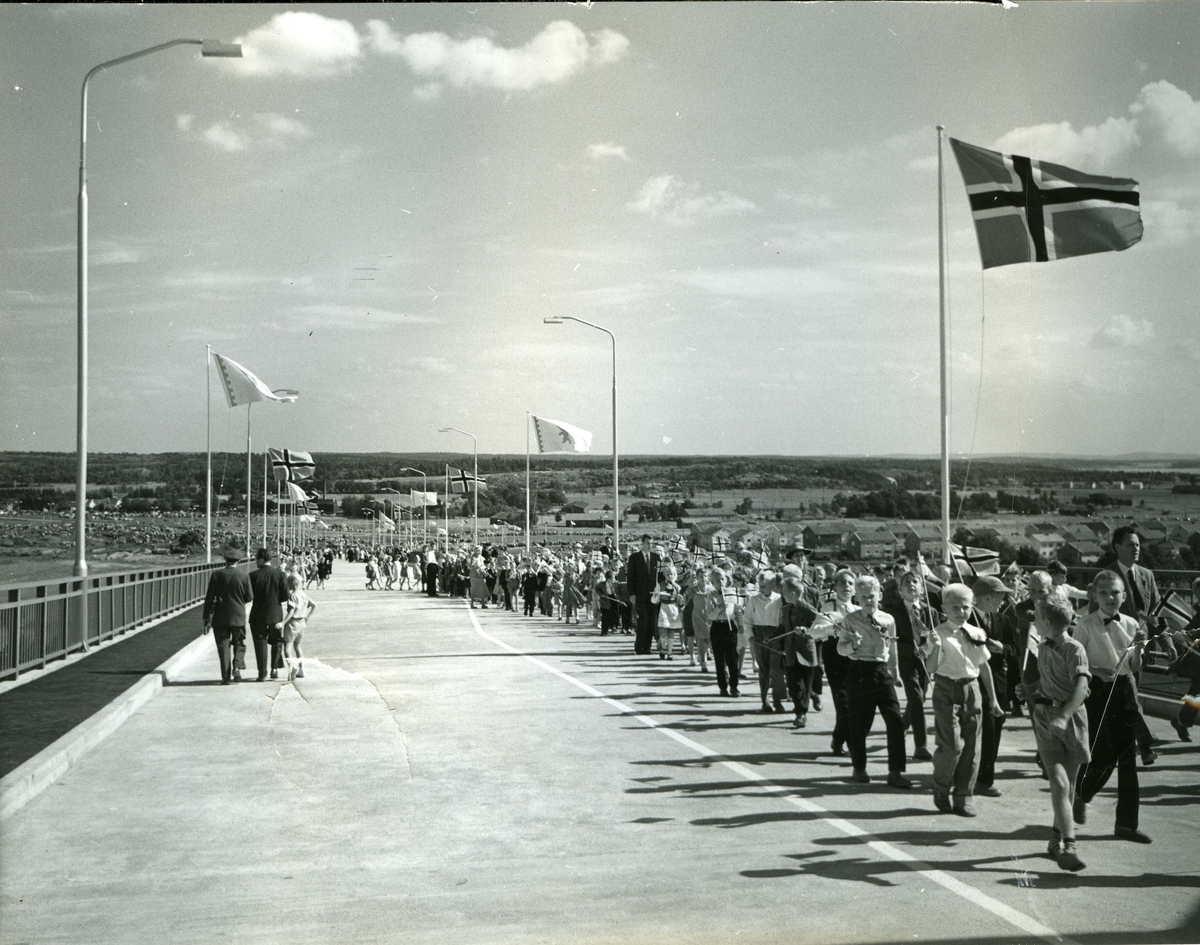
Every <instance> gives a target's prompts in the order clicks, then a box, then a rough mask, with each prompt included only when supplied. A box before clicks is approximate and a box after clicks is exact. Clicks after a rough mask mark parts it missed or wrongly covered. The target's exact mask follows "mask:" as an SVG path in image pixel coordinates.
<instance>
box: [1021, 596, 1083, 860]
mask: <svg viewBox="0 0 1200 945" xmlns="http://www.w3.org/2000/svg"><path fill="white" fill-rule="evenodd" d="M1035 614H1036V620H1037V628H1038V631H1039V632H1040V633H1041V636H1042V642H1041V643H1040V644H1039V645H1038V673H1039V674H1040V678H1039V679H1038V689H1037V695H1036V696H1035V697H1034V700H1033V710H1032V715H1033V735H1034V737H1035V738H1036V739H1037V747H1038V754H1039V755H1040V756H1041V759H1042V764H1043V765H1045V767H1046V775H1047V777H1049V779H1050V801H1051V804H1052V805H1053V809H1054V828H1053V829H1054V836H1053V837H1052V838H1051V840H1050V846H1049V847H1048V852H1049V853H1050V856H1052V857H1053V858H1054V859H1056V860H1057V861H1058V866H1059V868H1060V869H1064V870H1070V871H1071V872H1073V873H1075V872H1078V871H1079V870H1081V869H1083V868H1084V866H1085V865H1086V864H1085V863H1084V862H1083V860H1081V859H1079V855H1078V854H1077V853H1076V851H1075V823H1074V818H1073V817H1072V806H1073V804H1074V800H1075V797H1074V795H1075V779H1076V776H1077V775H1078V773H1079V766H1080V765H1081V764H1086V763H1087V762H1088V761H1090V760H1091V750H1090V749H1089V748H1088V718H1087V709H1086V708H1085V705H1084V703H1085V702H1086V700H1087V696H1088V681H1089V680H1090V679H1091V677H1092V673H1091V670H1090V669H1089V668H1088V655H1087V650H1086V649H1085V648H1084V646H1083V644H1082V643H1080V642H1079V641H1078V640H1076V639H1075V638H1073V637H1072V636H1070V635H1069V634H1068V633H1067V628H1068V627H1070V626H1071V621H1072V620H1073V619H1074V617H1075V613H1074V610H1073V609H1072V607H1071V605H1070V604H1068V603H1067V601H1066V599H1065V598H1064V597H1063V596H1061V595H1058V594H1052V595H1050V596H1048V597H1045V598H1043V599H1041V600H1039V601H1038V603H1037V608H1036V611H1035Z"/></svg>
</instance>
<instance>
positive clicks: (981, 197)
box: [950, 138, 1142, 269]
mask: <svg viewBox="0 0 1200 945" xmlns="http://www.w3.org/2000/svg"><path fill="white" fill-rule="evenodd" d="M950 146H951V147H952V148H953V149H954V156H955V157H956V158H957V159H958V167H959V170H960V171H962V176H963V183H964V184H965V185H966V188H967V199H968V201H969V202H970V204H971V216H972V217H973V218H974V221H975V235H976V237H978V239H979V255H980V259H981V261H982V263H983V268H984V269H988V268H990V267H992V266H1008V265H1011V264H1013V263H1022V262H1050V261H1052V260H1055V259H1063V258H1065V257H1067V256H1084V255H1087V254H1088V253H1104V252H1110V251H1114V250H1115V251H1119V250H1123V249H1128V248H1129V247H1130V246H1132V245H1133V244H1134V243H1136V242H1138V240H1140V239H1141V238H1142V216H1141V212H1140V206H1139V196H1138V191H1137V181H1135V180H1131V179H1129V178H1127V177H1101V176H1099V175H1097V174H1085V173H1083V172H1082V171H1077V170H1074V169H1073V168H1070V167H1064V166H1062V165H1061V164H1051V163H1050V162H1049V161H1039V160H1036V159H1033V158H1027V157H1022V156H1021V155H1019V154H1001V153H1000V152H999V151H989V150H987V149H986V148H980V147H976V146H975V145H972V144H966V143H964V142H962V141H958V140H956V139H954V138H951V139H950Z"/></svg>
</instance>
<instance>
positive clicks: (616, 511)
mask: <svg viewBox="0 0 1200 945" xmlns="http://www.w3.org/2000/svg"><path fill="white" fill-rule="evenodd" d="M542 321H543V322H544V323H545V324H547V325H561V324H562V323H563V322H579V324H581V325H587V326H588V327H589V328H595V329H596V330H597V331H602V332H604V333H605V334H606V335H608V337H609V340H610V341H612V441H613V442H612V450H613V548H614V549H615V550H616V553H617V556H618V557H620V554H621V489H620V485H619V477H618V458H617V336H616V335H614V334H613V333H612V332H611V331H609V330H608V329H607V328H604V327H603V326H601V325H596V324H593V323H592V322H588V321H584V320H583V319H582V318H576V317H575V316H574V315H553V316H550V317H549V318H543V319H542Z"/></svg>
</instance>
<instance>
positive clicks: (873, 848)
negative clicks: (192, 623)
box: [0, 562, 1200, 945]
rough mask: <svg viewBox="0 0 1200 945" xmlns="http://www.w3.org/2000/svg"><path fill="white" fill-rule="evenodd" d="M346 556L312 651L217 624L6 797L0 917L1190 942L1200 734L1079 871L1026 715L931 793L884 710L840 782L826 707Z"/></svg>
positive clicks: (237, 926) (1102, 817)
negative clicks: (185, 660)
mask: <svg viewBox="0 0 1200 945" xmlns="http://www.w3.org/2000/svg"><path fill="white" fill-rule="evenodd" d="M335 570H336V574H335V578H334V581H333V582H332V583H331V585H330V587H328V588H327V589H325V590H324V591H314V592H313V597H314V599H315V600H316V601H317V602H318V608H319V609H318V610H317V612H316V614H315V616H314V618H313V620H312V621H311V623H310V627H309V630H308V634H307V637H308V638H307V640H306V641H305V650H306V652H307V653H308V654H309V655H310V658H309V659H308V660H307V661H306V676H305V678H304V679H301V680H297V681H296V683H295V684H288V683H284V682H274V683H271V682H267V683H242V684H239V685H234V686H228V687H221V686H217V685H215V684H214V683H215V680H216V679H217V678H218V677H219V673H218V670H217V661H216V654H215V651H213V652H211V653H209V654H207V655H206V656H204V657H203V658H201V659H199V660H197V661H196V663H194V664H193V666H192V668H191V671H190V673H189V674H188V675H187V676H186V677H185V678H184V679H182V680H180V681H179V682H178V683H176V684H173V685H170V686H168V687H167V688H166V689H164V690H163V692H162V693H160V694H159V695H158V696H157V697H156V698H155V699H154V700H153V701H152V702H150V703H149V704H148V705H147V706H145V707H144V708H142V709H141V710H140V711H139V712H138V713H137V714H136V715H135V716H134V717H133V718H132V719H131V720H130V721H128V722H127V723H126V724H125V725H124V727H122V728H121V729H120V730H119V731H118V732H117V733H116V734H115V735H114V736H113V737H112V738H110V739H109V740H108V741H107V742H105V743H104V744H103V745H101V746H100V747H99V748H98V749H97V750H96V751H94V752H93V753H92V754H91V755H89V756H88V757H87V758H86V759H84V760H83V761H82V762H81V763H80V764H79V765H78V766H76V767H75V768H73V769H72V770H71V771H70V772H69V773H68V774H67V775H66V776H65V777H64V778H63V779H62V780H61V781H60V782H58V783H57V784H56V785H55V786H53V787H52V788H50V789H48V790H47V791H46V792H45V793H43V794H42V795H41V796H40V797H38V798H36V799H35V800H34V801H33V802H32V803H30V804H29V805H28V806H27V807H26V808H24V809H23V810H22V811H20V812H19V813H18V814H17V815H15V816H14V817H13V818H12V819H10V820H9V821H7V822H6V823H4V824H3V826H2V832H0V854H2V858H0V865H2V872H0V940H2V941H3V942H5V943H14V945H15V943H20V942H39V943H43V942H70V943H96V945H99V943H133V942H137V943H140V942H147V943H149V942H153V943H156V945H157V943H164V942H167V943H192V942H195V943H207V942H238V943H240V942H253V943H260V942H261V943H267V942H288V943H291V945H295V943H308V942H322V943H325V942H328V943H343V942H354V943H370V942H438V943H443V942H451V943H457V942H463V943H479V942H499V943H509V942H513V943H515V942H589V943H592V942H594V943H617V942H619V943H622V945H634V943H643V942H645V943H651V942H652V943H656V945H660V943H673V942H695V943H710V942H712V943H718V942H720V943H730V942H788V943H793V945H794V943H808V942H813V943H816V942H921V941H948V942H949V941H953V942H968V941H971V942H1037V941H1051V942H1058V941H1076V942H1195V941H1200V909H1198V904H1200V861H1198V859H1197V856H1196V851H1197V850H1200V788H1198V787H1197V781H1198V778H1197V773H1198V772H1200V749H1198V748H1197V747H1195V746H1192V745H1187V746H1185V745H1183V744H1182V743H1179V742H1177V741H1173V742H1171V743H1170V744H1168V745H1167V746H1165V747H1164V749H1163V750H1162V752H1161V755H1160V760H1159V761H1158V763H1157V764H1156V765H1154V766H1153V767H1152V768H1149V769H1147V768H1142V769H1141V776H1142V781H1141V783H1142V827H1143V829H1144V830H1145V831H1146V832H1148V833H1149V834H1150V835H1151V836H1152V837H1153V838H1154V844H1153V845H1152V846H1140V845H1135V844H1130V843H1127V842H1123V841H1119V840H1116V839H1115V838H1113V836H1112V824H1113V810H1114V806H1115V792H1114V791H1112V790H1109V791H1106V792H1105V793H1104V794H1102V795H1101V796H1100V797H1099V798H1097V800H1096V802H1095V803H1093V805H1092V807H1091V815H1090V818H1089V823H1088V826H1087V827H1084V828H1082V829H1081V842H1080V855H1081V856H1082V857H1083V859H1084V860H1085V861H1086V862H1087V864H1088V868H1087V869H1086V870H1085V871H1084V872H1082V873H1079V874H1066V873H1063V872H1061V871H1060V870H1059V869H1058V868H1057V867H1056V865H1055V864H1054V863H1053V862H1052V861H1051V860H1050V859H1049V858H1048V857H1047V856H1046V855H1045V847H1046V840H1047V838H1048V834H1049V824H1050V821H1051V817H1050V805H1049V793H1048V788H1047V786H1046V782H1044V781H1042V780H1041V779H1040V778H1039V777H1038V775H1037V769H1036V768H1035V766H1034V764H1033V738H1032V733H1031V732H1030V730H1029V726H1028V723H1027V722H1025V721H1024V720H1010V721H1009V723H1008V724H1007V726H1006V730H1005V735H1004V740H1003V742H1002V745H1001V759H1000V764H999V766H998V768H999V773H998V776H997V785H998V786H999V787H1001V789H1002V790H1003V792H1004V796H1003V797H1001V798H998V799H988V798H980V799H979V800H978V809H979V816H978V817H977V818H975V819H974V820H967V819H963V818H959V817H955V816H953V815H943V814H939V813H937V812H936V811H935V809H934V807H933V804H932V799H931V796H930V794H929V781H930V774H931V766H930V765H929V764H917V765H912V766H910V769H909V774H910V775H911V776H913V777H914V778H915V780H916V781H917V784H918V787H917V789H916V790H913V791H897V790H893V789H891V788H888V787H887V786H886V785H885V784H884V783H883V777H884V776H885V775H886V762H885V757H886V755H885V751H884V744H883V735H882V723H880V722H877V723H876V730H877V732H876V734H875V735H873V736H872V737H871V740H870V747H871V750H872V760H871V764H870V770H871V772H872V774H875V775H877V776H878V777H877V778H876V781H875V782H874V783H872V784H870V785H865V786H858V785H851V784H850V783H849V782H848V781H847V776H848V775H849V773H850V767H849V760H848V759H845V758H833V757H831V756H830V755H829V753H828V752H829V730H830V728H831V726H832V722H833V718H832V712H831V711H830V710H829V708H826V710H825V711H824V712H823V713H820V714H817V715H810V725H809V727H808V728H807V729H804V730H795V729H793V728H792V727H791V725H790V716H779V715H762V714H760V713H759V711H758V709H759V702H758V699H757V698H756V697H755V696H754V695H750V694H749V693H750V692H751V690H755V691H756V687H755V686H754V685H752V684H748V685H745V686H744V687H743V694H742V697H741V699H740V700H736V701H735V700H732V699H721V698H719V697H718V695H717V692H716V684H715V681H714V680H713V678H712V675H711V674H709V675H702V674H700V673H699V672H698V671H697V670H696V669H695V668H691V667H689V666H688V664H687V659H686V658H684V659H682V660H681V659H680V658H679V657H678V656H677V657H676V659H675V660H674V661H663V660H659V659H658V658H657V657H649V658H647V657H634V656H633V655H632V643H631V641H632V637H628V636H616V637H606V638H601V637H599V636H598V632H597V631H595V630H593V629H591V628H590V627H587V626H575V625H570V626H567V625H564V624H563V623H561V622H558V621H557V620H549V619H546V618H541V617H539V618H525V617H522V616H519V615H514V614H506V613H504V612H503V611H502V610H500V611H498V610H495V609H488V610H479V611H471V610H469V609H468V608H467V607H466V606H465V605H464V604H463V603H462V602H461V601H452V600H447V599H445V598H441V599H437V600H432V599H428V598H425V597H422V596H420V595H418V594H415V593H411V592H374V591H367V590H365V589H364V588H363V584H362V581H361V579H360V578H359V573H360V571H361V569H360V568H359V567H357V566H351V565H347V564H344V563H341V562H339V563H338V564H337V566H336V569H335ZM198 619H199V617H198V615H197V620H198ZM248 659H249V662H250V674H249V675H250V676H251V677H253V675H254V673H253V654H252V652H251V653H250V654H248ZM1151 726H1152V728H1153V730H1154V731H1155V732H1156V734H1159V735H1163V736H1164V737H1165V736H1166V735H1167V734H1172V733H1171V732H1170V729H1169V727H1168V726H1166V725H1165V723H1161V722H1158V721H1157V720H1151ZM910 749H911V744H910Z"/></svg>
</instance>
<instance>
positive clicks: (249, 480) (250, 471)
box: [246, 404, 254, 555]
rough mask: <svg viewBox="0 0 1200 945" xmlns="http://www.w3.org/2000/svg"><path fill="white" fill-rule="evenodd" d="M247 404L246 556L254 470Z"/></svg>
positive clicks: (248, 405) (247, 407)
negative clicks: (251, 458)
mask: <svg viewBox="0 0 1200 945" xmlns="http://www.w3.org/2000/svg"><path fill="white" fill-rule="evenodd" d="M251 406H252V404H246V554H247V555H248V554H250V484H251V475H252V474H253V472H254V470H253V469H252V468H251V466H250V407H251Z"/></svg>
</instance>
